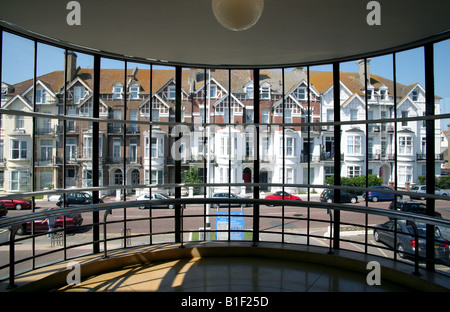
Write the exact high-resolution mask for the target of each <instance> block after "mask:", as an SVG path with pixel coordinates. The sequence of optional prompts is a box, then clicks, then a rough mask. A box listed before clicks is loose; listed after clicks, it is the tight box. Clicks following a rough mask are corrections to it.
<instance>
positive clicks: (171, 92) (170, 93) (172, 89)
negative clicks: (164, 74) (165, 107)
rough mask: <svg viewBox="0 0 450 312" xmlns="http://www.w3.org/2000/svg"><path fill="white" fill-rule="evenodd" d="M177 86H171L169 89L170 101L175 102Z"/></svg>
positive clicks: (168, 96)
mask: <svg viewBox="0 0 450 312" xmlns="http://www.w3.org/2000/svg"><path fill="white" fill-rule="evenodd" d="M175 96H176V94H175V86H170V87H168V88H167V98H168V99H169V100H175Z"/></svg>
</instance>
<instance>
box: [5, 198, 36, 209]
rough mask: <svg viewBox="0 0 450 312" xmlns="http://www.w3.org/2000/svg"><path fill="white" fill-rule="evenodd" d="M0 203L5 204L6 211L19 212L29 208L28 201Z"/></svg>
mask: <svg viewBox="0 0 450 312" xmlns="http://www.w3.org/2000/svg"><path fill="white" fill-rule="evenodd" d="M0 202H1V203H3V204H5V206H6V208H8V209H16V210H21V209H30V208H31V200H30V199H2V200H0Z"/></svg>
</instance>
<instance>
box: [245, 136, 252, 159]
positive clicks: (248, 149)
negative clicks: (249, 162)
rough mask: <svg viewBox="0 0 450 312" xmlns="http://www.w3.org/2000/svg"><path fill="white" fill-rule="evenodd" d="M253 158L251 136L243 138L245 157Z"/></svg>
mask: <svg viewBox="0 0 450 312" xmlns="http://www.w3.org/2000/svg"><path fill="white" fill-rule="evenodd" d="M251 156H253V135H250V134H247V135H246V136H245V157H251Z"/></svg>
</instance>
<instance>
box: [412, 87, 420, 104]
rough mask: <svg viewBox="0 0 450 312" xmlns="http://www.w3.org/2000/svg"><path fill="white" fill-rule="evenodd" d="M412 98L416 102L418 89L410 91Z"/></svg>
mask: <svg viewBox="0 0 450 312" xmlns="http://www.w3.org/2000/svg"><path fill="white" fill-rule="evenodd" d="M412 100H413V101H414V102H416V101H418V100H419V91H417V90H414V91H413V92H412Z"/></svg>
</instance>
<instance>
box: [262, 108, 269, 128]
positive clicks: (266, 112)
mask: <svg viewBox="0 0 450 312" xmlns="http://www.w3.org/2000/svg"><path fill="white" fill-rule="evenodd" d="M261 123H263V124H268V123H269V110H268V109H263V111H262V120H261Z"/></svg>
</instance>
